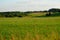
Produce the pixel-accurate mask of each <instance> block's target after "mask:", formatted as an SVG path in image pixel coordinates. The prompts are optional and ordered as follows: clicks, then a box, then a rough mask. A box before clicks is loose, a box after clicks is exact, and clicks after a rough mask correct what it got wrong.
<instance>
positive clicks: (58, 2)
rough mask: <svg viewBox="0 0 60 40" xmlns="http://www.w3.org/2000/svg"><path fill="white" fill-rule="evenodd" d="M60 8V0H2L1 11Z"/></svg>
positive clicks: (0, 0) (0, 2)
mask: <svg viewBox="0 0 60 40" xmlns="http://www.w3.org/2000/svg"><path fill="white" fill-rule="evenodd" d="M50 8H60V0H0V11H39V10H47V9H50Z"/></svg>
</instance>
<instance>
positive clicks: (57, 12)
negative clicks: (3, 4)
mask: <svg viewBox="0 0 60 40" xmlns="http://www.w3.org/2000/svg"><path fill="white" fill-rule="evenodd" d="M38 12H39V13H40V12H46V16H55V15H57V16H58V15H60V9H57V8H51V9H49V10H45V11H27V12H20V11H11V12H0V17H24V16H28V15H29V14H30V13H38Z"/></svg>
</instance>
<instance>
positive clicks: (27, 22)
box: [0, 17, 60, 40]
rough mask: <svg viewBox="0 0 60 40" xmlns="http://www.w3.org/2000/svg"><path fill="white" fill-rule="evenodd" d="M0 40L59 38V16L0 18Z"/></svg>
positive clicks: (55, 39) (50, 39) (48, 39)
mask: <svg viewBox="0 0 60 40" xmlns="http://www.w3.org/2000/svg"><path fill="white" fill-rule="evenodd" d="M0 40H60V17H22V18H17V17H15V18H0Z"/></svg>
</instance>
